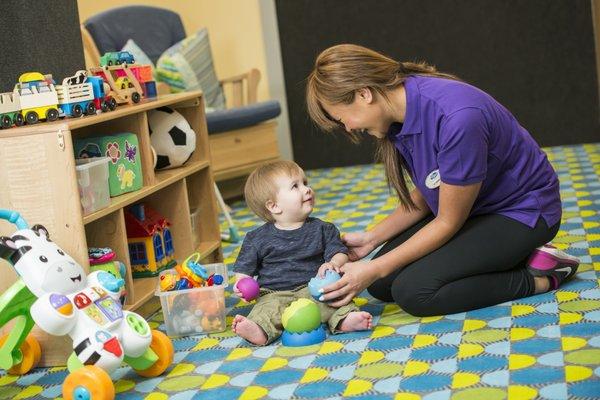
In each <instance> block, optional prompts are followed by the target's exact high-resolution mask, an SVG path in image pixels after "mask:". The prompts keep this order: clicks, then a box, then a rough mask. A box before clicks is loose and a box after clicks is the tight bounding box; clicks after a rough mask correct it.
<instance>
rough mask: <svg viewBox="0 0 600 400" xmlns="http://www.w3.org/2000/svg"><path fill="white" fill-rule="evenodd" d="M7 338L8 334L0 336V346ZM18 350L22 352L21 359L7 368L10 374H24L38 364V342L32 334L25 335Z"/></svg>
mask: <svg viewBox="0 0 600 400" xmlns="http://www.w3.org/2000/svg"><path fill="white" fill-rule="evenodd" d="M7 338H8V335H4V336H2V337H1V338H0V347H1V346H2V345H3V344H4V342H5V341H6V339H7ZM20 350H21V353H22V354H23V359H22V360H21V362H20V363H18V364H16V365H13V366H12V367H11V368H10V369H9V370H8V373H9V374H11V375H25V374H26V373H28V372H29V371H31V370H32V369H33V368H35V367H36V366H37V365H38V363H39V362H40V358H41V357H42V348H41V347H40V343H39V342H38V341H37V339H36V338H35V337H33V335H27V337H26V338H25V340H24V341H23V343H21V347H20Z"/></svg>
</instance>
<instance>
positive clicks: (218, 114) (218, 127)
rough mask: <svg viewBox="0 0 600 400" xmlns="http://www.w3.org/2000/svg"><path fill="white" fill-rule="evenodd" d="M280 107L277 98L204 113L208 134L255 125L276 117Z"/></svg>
mask: <svg viewBox="0 0 600 400" xmlns="http://www.w3.org/2000/svg"><path fill="white" fill-rule="evenodd" d="M280 113H281V107H280V106H279V102H278V101H277V100H269V101H262V102H260V103H254V104H251V105H248V106H243V107H236V108H231V109H228V110H217V111H212V112H209V113H206V124H207V125H208V134H209V135H212V134H214V133H219V132H226V131H232V130H235V129H241V128H245V127H247V126H252V125H256V124H258V123H260V122H264V121H267V120H269V119H273V118H275V117H277V116H278V115H279V114H280Z"/></svg>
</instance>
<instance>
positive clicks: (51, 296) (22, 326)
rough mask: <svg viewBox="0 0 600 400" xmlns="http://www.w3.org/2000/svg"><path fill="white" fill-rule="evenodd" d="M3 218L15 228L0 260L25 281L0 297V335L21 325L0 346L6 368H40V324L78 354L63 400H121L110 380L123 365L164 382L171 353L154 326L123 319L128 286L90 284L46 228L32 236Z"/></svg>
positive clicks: (8, 214)
mask: <svg viewBox="0 0 600 400" xmlns="http://www.w3.org/2000/svg"><path fill="white" fill-rule="evenodd" d="M0 218H1V219H5V220H8V221H9V222H12V223H13V224H15V225H16V226H17V229H18V230H17V231H16V232H15V233H14V234H13V235H12V236H10V237H0V257H2V258H4V259H5V260H7V261H8V262H9V263H10V264H11V265H13V267H14V268H15V270H16V271H17V273H18V274H19V279H18V280H17V282H15V283H14V284H13V285H12V286H11V287H10V288H9V289H8V290H7V291H6V292H5V293H4V294H2V296H0V327H2V326H4V325H5V324H6V323H7V322H9V321H11V320H13V319H14V320H15V322H16V323H15V325H14V328H13V329H12V330H11V331H10V332H9V333H8V334H7V335H6V336H4V337H3V338H1V339H0V367H1V368H3V369H6V370H8V372H9V373H11V374H25V373H27V372H28V371H29V370H31V368H33V367H35V365H36V364H37V362H38V361H39V359H40V356H41V349H40V346H39V344H38V343H37V341H36V340H35V339H34V338H33V336H28V335H29V332H30V331H31V329H32V328H33V325H34V324H37V325H38V326H39V327H40V328H41V329H42V330H43V331H45V332H47V333H50V334H52V335H57V336H62V335H69V336H70V337H71V338H72V339H73V349H74V351H73V353H72V354H71V356H70V357H69V359H68V360H67V367H68V369H69V372H70V373H69V375H68V376H67V378H66V379H65V381H64V383H63V397H64V398H65V399H67V400H68V399H74V398H76V399H91V398H93V399H105V400H111V399H113V398H114V396H115V389H114V386H113V384H112V381H111V378H110V375H109V374H110V373H111V372H113V371H114V370H115V369H117V368H118V367H119V366H120V365H121V363H122V362H123V361H125V362H126V363H127V364H129V365H130V366H131V367H133V369H135V370H136V371H137V372H138V373H139V374H140V375H142V376H145V377H154V376H158V375H160V374H162V373H163V372H164V371H165V370H166V369H167V367H169V365H171V363H172V361H173V352H174V351H173V345H172V343H171V340H170V339H169V338H168V337H167V336H166V335H165V334H163V333H161V332H159V331H155V330H151V329H150V326H149V325H148V322H146V320H144V319H143V318H142V317H140V316H139V315H138V314H135V313H133V312H129V311H125V310H123V309H122V308H121V304H120V302H119V301H118V300H119V296H120V289H121V287H122V286H123V284H124V282H123V280H122V279H119V278H116V277H114V276H113V275H112V274H110V273H108V272H105V271H94V272H92V273H90V274H89V275H87V276H86V274H85V272H84V270H83V268H82V267H81V266H80V265H79V264H78V263H77V262H76V261H75V260H74V259H73V258H71V257H70V256H69V255H68V254H66V253H65V252H64V251H63V250H62V249H61V248H60V247H58V245H56V244H55V243H53V242H52V241H51V240H50V236H49V234H48V231H47V230H46V229H45V228H44V227H43V226H41V225H35V226H34V227H32V228H29V227H28V225H27V223H26V222H25V220H24V219H23V218H21V216H20V215H19V214H18V213H17V212H14V211H11V210H4V209H0Z"/></svg>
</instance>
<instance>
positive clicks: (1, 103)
mask: <svg viewBox="0 0 600 400" xmlns="http://www.w3.org/2000/svg"><path fill="white" fill-rule="evenodd" d="M24 123H25V120H24V119H23V115H21V96H20V95H19V92H18V91H14V92H12V93H1V94H0V128H3V129H6V128H10V127H11V126H13V125H16V126H21V125H23V124H24Z"/></svg>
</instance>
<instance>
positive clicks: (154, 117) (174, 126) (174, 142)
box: [148, 107, 196, 169]
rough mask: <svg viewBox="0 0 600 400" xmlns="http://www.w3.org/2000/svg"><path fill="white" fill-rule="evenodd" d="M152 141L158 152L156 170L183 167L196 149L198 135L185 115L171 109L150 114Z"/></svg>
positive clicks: (160, 108)
mask: <svg viewBox="0 0 600 400" xmlns="http://www.w3.org/2000/svg"><path fill="white" fill-rule="evenodd" d="M148 125H149V129H150V141H151V143H152V147H154V150H155V151H156V160H157V161H156V165H155V167H154V168H155V169H167V168H174V167H179V166H181V165H183V164H184V163H185V162H186V161H187V160H189V158H190V157H191V156H192V153H193V152H194V150H195V149H196V133H195V132H194V130H193V129H192V128H191V127H190V124H189V123H188V122H187V121H186V119H185V118H184V117H183V115H181V114H179V113H178V112H177V111H175V110H173V109H171V108H169V107H159V108H157V109H156V110H152V111H150V112H149V113H148Z"/></svg>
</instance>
